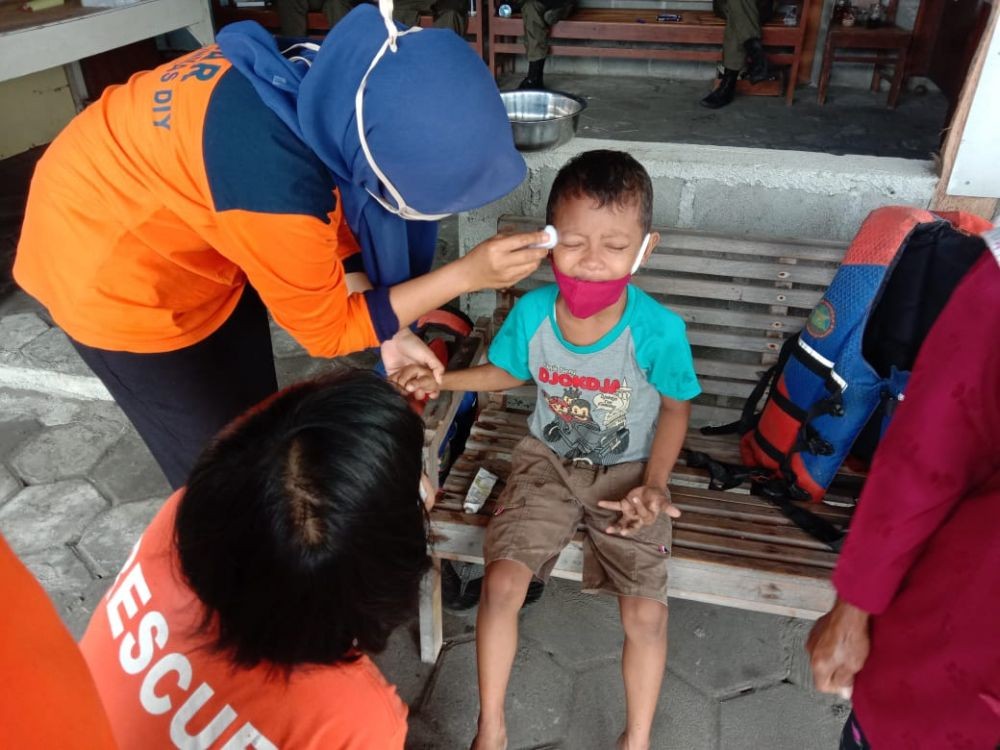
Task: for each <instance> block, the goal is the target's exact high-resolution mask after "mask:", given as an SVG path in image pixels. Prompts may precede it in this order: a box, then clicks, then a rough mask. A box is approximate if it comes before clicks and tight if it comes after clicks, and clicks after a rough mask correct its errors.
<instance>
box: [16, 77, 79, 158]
mask: <svg viewBox="0 0 1000 750" xmlns="http://www.w3.org/2000/svg"><path fill="white" fill-rule="evenodd" d="M0 113H2V114H0V159H6V158H7V157H8V156H14V155H16V154H20V153H21V152H23V151H27V150H28V149H29V148H31V147H33V146H38V145H40V144H42V143H48V142H49V141H51V140H52V139H53V138H55V137H56V134H57V133H58V132H59V131H60V130H62V129H63V128H64V127H65V126H66V123H68V122H69V121H70V120H71V119H73V116H74V115H75V114H76V108H75V105H74V104H73V96H72V95H71V94H70V91H69V84H68V83H67V81H66V74H65V73H64V72H63V69H62V68H50V69H49V70H43V71H40V72H38V73H34V74H32V75H29V76H22V77H20V78H14V79H13V80H9V81H4V82H2V83H0Z"/></svg>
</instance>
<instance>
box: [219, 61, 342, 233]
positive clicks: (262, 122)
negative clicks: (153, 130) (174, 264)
mask: <svg viewBox="0 0 1000 750" xmlns="http://www.w3.org/2000/svg"><path fill="white" fill-rule="evenodd" d="M203 127H204V129H203V133H202V153H203V159H204V164H205V173H206V176H207V178H208V184H209V188H210V190H211V193H212V201H213V203H214V204H215V210H216V211H226V210H231V209H237V210H244V211H254V212H259V213H272V214H300V215H301V214H306V215H310V216H315V217H316V218H318V219H321V220H323V221H324V222H325V221H328V214H329V213H330V212H331V211H332V210H333V209H334V196H333V188H334V182H333V177H332V176H331V175H330V172H329V170H328V169H327V168H326V166H325V165H324V164H323V162H322V160H320V158H319V157H318V156H317V155H316V154H315V153H314V152H313V151H312V149H310V148H309V147H308V146H307V145H306V144H305V143H304V142H303V141H302V140H301V139H300V138H298V136H296V135H295V134H294V133H293V132H292V131H291V130H290V129H289V128H288V126H287V125H285V123H284V122H283V121H282V120H281V118H280V117H278V115H277V114H275V113H274V112H273V111H272V110H271V109H270V108H269V107H268V106H267V105H266V104H265V103H264V102H263V101H261V98H260V97H259V96H258V95H257V93H256V92H255V91H254V88H253V86H252V85H251V83H250V82H249V81H248V80H247V79H246V77H245V76H243V74H241V73H240V72H239V71H238V70H236V69H234V68H231V69H229V70H227V71H226V72H225V73H224V74H223V75H222V76H221V78H220V80H219V82H218V83H217V84H216V86H215V88H214V90H213V91H212V95H211V99H210V101H209V104H208V108H207V110H206V112H205V123H204V126H203Z"/></svg>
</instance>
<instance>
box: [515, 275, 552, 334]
mask: <svg viewBox="0 0 1000 750" xmlns="http://www.w3.org/2000/svg"><path fill="white" fill-rule="evenodd" d="M558 293H559V290H558V288H557V287H556V285H555V284H546V285H545V286H540V287H538V288H537V289H532V290H531V291H530V292H526V293H525V294H523V295H522V296H521V297H520V298H519V299H518V300H517V301H516V302H515V303H514V307H513V308H512V309H511V313H512V314H514V313H515V311H516V314H517V315H518V316H519V317H522V318H523V319H524V320H525V321H532V322H533V323H535V324H536V325H537V324H538V323H541V321H542V320H544V319H545V318H546V317H547V316H548V314H549V312H550V311H551V310H552V306H553V305H554V304H555V302H556V296H557V295H558Z"/></svg>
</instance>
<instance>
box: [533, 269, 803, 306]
mask: <svg viewBox="0 0 1000 750" xmlns="http://www.w3.org/2000/svg"><path fill="white" fill-rule="evenodd" d="M553 282H555V276H554V275H553V274H552V269H550V268H548V267H543V268H541V269H539V270H538V271H537V272H536V273H535V275H534V276H533V277H532V278H531V282H530V285H531V286H541V285H542V284H551V283H553ZM636 283H637V284H639V285H640V286H641V288H642V289H643V290H644V291H646V292H649V293H651V294H663V295H668V296H678V297H693V298H695V299H716V300H724V301H727V302H757V303H759V304H763V305H784V306H788V307H799V308H802V309H804V310H812V308H813V307H815V306H816V303H817V302H819V299H820V297H821V296H822V295H821V294H820V293H818V292H816V291H812V290H809V291H804V290H799V289H778V288H775V287H767V286H759V287H758V286H749V285H745V284H738V283H736V282H731V283H725V282H719V281H701V280H697V279H682V278H671V277H667V276H652V275H644V276H643V277H642V280H641V282H640V281H639V280H638V279H637V281H636Z"/></svg>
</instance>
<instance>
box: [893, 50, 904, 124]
mask: <svg viewBox="0 0 1000 750" xmlns="http://www.w3.org/2000/svg"><path fill="white" fill-rule="evenodd" d="M905 76H906V48H905V47H904V48H902V49H901V50H899V54H898V55H896V69H895V70H894V71H893V72H892V85H891V86H890V87H889V109H895V108H896V104H897V102H899V92H900V91H901V90H902V88H903V78H904V77H905Z"/></svg>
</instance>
